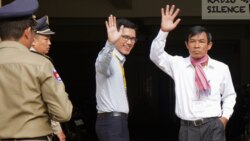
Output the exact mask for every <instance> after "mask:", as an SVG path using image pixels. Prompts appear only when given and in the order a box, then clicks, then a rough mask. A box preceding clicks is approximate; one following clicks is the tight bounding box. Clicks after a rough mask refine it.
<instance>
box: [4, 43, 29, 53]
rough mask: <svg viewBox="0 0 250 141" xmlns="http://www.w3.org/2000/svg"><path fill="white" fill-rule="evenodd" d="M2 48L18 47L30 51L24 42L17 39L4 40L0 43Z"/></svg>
mask: <svg viewBox="0 0 250 141" xmlns="http://www.w3.org/2000/svg"><path fill="white" fill-rule="evenodd" d="M0 48H17V49H20V50H26V51H29V49H28V48H27V47H25V46H24V45H23V44H21V43H19V42H16V41H2V42H1V43H0Z"/></svg>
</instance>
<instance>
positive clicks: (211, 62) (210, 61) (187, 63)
mask: <svg viewBox="0 0 250 141" xmlns="http://www.w3.org/2000/svg"><path fill="white" fill-rule="evenodd" d="M184 62H185V67H192V66H193V65H192V63H191V60H190V56H188V57H186V58H185V59H184ZM207 67H210V68H214V60H213V59H212V58H210V57H209V56H208V62H207Z"/></svg>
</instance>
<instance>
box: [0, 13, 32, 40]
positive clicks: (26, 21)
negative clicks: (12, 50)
mask: <svg viewBox="0 0 250 141" xmlns="http://www.w3.org/2000/svg"><path fill="white" fill-rule="evenodd" d="M35 25H36V22H35V20H34V19H33V18H32V16H29V17H21V18H8V19H6V18H5V19H0V38H1V39H2V40H8V39H12V40H19V39H20V38H21V36H22V34H23V32H24V30H25V29H26V28H28V27H32V28H33V27H34V26H35Z"/></svg>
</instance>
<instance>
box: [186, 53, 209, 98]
mask: <svg viewBox="0 0 250 141" xmlns="http://www.w3.org/2000/svg"><path fill="white" fill-rule="evenodd" d="M190 59H191V63H192V65H193V66H194V68H195V85H196V89H197V91H196V92H197V95H198V97H199V98H200V96H201V95H206V96H208V95H210V93H211V87H210V85H209V82H208V80H207V78H206V75H205V73H204V71H203V68H202V67H203V66H205V65H206V64H207V62H208V55H206V56H204V57H202V58H200V59H194V58H192V57H190Z"/></svg>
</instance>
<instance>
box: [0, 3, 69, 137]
mask: <svg viewBox="0 0 250 141" xmlns="http://www.w3.org/2000/svg"><path fill="white" fill-rule="evenodd" d="M37 8H38V2H37V0H15V1H13V2H12V3H10V4H8V5H4V6H3V7H2V8H0V38H1V39H2V41H1V43H0V74H1V75H0V117H1V120H0V140H5V139H15V140H20V139H21V140H23V141H25V140H30V139H33V140H47V136H48V135H49V134H52V130H51V126H50V122H49V121H50V118H51V119H53V120H56V121H59V122H64V121H68V120H69V119H70V118H71V113H72V108H73V107H72V103H71V102H70V100H69V98H68V94H67V93H66V92H65V88H64V84H63V82H62V81H61V79H60V77H59V75H58V74H57V72H56V70H55V69H54V66H53V64H52V63H51V62H50V61H49V60H48V59H46V58H44V57H43V56H41V55H38V54H34V53H32V52H30V51H29V48H30V47H31V43H32V41H33V37H34V31H33V29H32V28H33V27H34V26H35V22H34V19H33V18H32V14H33V13H34V12H35V11H36V10H37Z"/></svg>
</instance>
